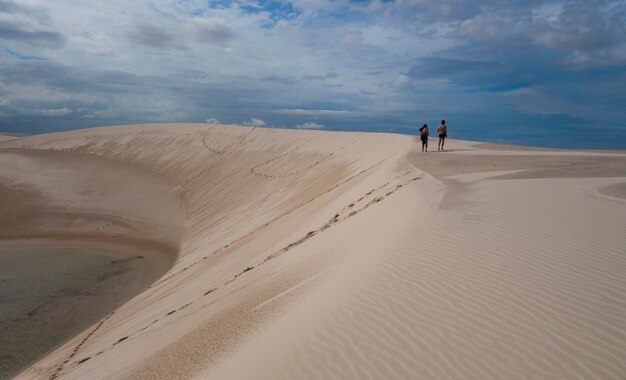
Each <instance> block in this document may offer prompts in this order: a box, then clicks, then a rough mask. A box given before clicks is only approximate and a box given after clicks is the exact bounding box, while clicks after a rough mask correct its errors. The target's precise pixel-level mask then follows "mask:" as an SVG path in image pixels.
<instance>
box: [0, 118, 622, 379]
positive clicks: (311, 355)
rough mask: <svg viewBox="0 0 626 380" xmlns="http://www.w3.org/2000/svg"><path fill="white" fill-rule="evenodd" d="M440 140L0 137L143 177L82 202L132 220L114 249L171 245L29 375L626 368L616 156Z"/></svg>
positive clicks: (528, 372)
mask: <svg viewBox="0 0 626 380" xmlns="http://www.w3.org/2000/svg"><path fill="white" fill-rule="evenodd" d="M448 147H449V148H451V149H450V151H447V152H444V153H436V152H432V153H428V154H421V153H416V151H417V144H416V141H415V139H414V138H412V137H408V136H400V135H383V134H360V133H328V132H319V131H285V130H272V129H259V128H244V127H234V126H217V125H189V124H186V125H139V126H124V127H109V128H100V129H89V130H82V131H74V132H67V133H60V134H51V135H44V136H31V137H27V138H20V139H16V140H11V141H7V142H3V143H0V148H5V149H2V150H0V152H3V154H8V155H16V154H22V155H31V154H33V155H36V154H43V153H42V152H39V151H32V149H44V150H46V151H45V152H44V153H45V154H59V155H69V156H68V157H70V156H72V157H83V156H85V154H86V153H90V154H92V155H93V154H95V155H97V160H98V162H97V163H90V162H87V161H85V162H84V165H85V168H86V167H87V166H89V165H93V166H92V167H93V168H97V171H96V172H97V173H105V172H106V173H109V175H112V173H115V172H117V171H119V170H129V171H132V170H136V171H137V173H135V174H132V175H130V174H128V175H126V176H125V177H129V176H131V177H133V178H139V177H141V176H146V177H145V178H146V180H148V179H149V178H152V180H153V181H155V183H158V184H160V185H158V186H156V187H154V186H150V187H149V189H145V190H146V191H147V190H149V191H151V192H149V193H150V196H148V197H146V198H145V199H144V198H142V197H139V198H137V202H136V203H137V204H136V205H135V204H134V202H133V204H132V205H130V206H129V205H128V204H126V206H124V207H121V208H118V209H115V207H120V206H119V205H122V204H124V203H123V200H122V199H116V198H115V197H114V195H113V194H117V193H119V192H121V191H125V190H124V189H123V186H122V187H121V188H120V186H121V185H120V184H118V183H116V182H115V181H112V184H111V186H110V187H109V186H107V185H105V184H101V185H100V186H99V187H100V188H102V189H103V192H104V193H105V194H108V195H107V197H108V198H106V197H105V198H106V199H108V201H107V202H103V203H102V204H100V205H95V206H93V208H92V209H90V210H89V214H90V215H100V214H101V215H105V216H107V215H113V216H114V217H116V218H127V217H129V216H127V215H125V212H127V213H128V214H131V215H134V216H135V219H136V220H137V221H139V222H140V223H139V224H138V226H139V227H137V230H134V229H132V228H130V226H133V225H134V223H130V222H129V223H128V224H127V227H128V228H127V229H119V230H116V231H115V234H116V236H117V237H116V238H115V239H127V240H129V241H131V240H132V241H152V242H157V243H158V244H159V246H169V247H176V246H177V244H180V251H179V254H178V255H177V256H176V261H175V263H174V264H173V266H172V267H171V269H169V270H168V271H167V273H165V274H164V275H163V276H162V277H161V278H160V279H159V280H158V281H156V282H155V283H154V284H153V285H152V286H150V288H149V289H147V290H146V291H144V292H142V293H141V294H139V295H137V296H136V297H135V298H134V299H132V300H130V301H129V302H128V303H126V304H124V305H123V306H121V307H119V308H117V309H116V310H115V311H114V312H112V313H111V314H109V315H108V316H107V317H105V318H103V319H102V320H100V321H99V322H97V323H96V324H95V325H93V326H91V327H90V328H89V329H88V330H86V331H85V332H83V333H82V334H80V335H79V336H77V337H76V338H74V339H72V340H71V341H69V342H67V343H66V344H64V345H63V346H62V347H60V348H59V349H57V350H56V351H54V352H52V353H51V354H49V355H47V356H46V357H45V358H43V359H42V360H40V361H39V362H37V363H36V364H35V365H33V366H32V367H30V368H29V369H27V370H26V371H25V372H23V373H22V374H21V376H20V377H22V378H59V377H62V378H135V379H141V378H145V379H147V378H160V377H163V378H188V377H193V376H196V377H198V378H215V379H224V378H237V379H240V378H250V379H252V378H254V379H259V378H260V379H274V378H289V379H291V378H342V379H345V378H377V379H378V378H381V379H382V378H385V379H386V378H403V379H405V378H434V379H440V378H476V379H485V378H494V379H501V378H545V379H554V378H563V379H571V378H585V379H587V378H598V379H610V378H615V379H619V378H624V377H625V376H626V364H625V363H626V361H625V359H624V352H626V319H625V318H624V315H626V296H625V294H626V252H625V251H624V248H623V247H625V246H626V237H625V236H624V234H623V223H624V222H625V221H626V202H625V201H624V197H623V192H624V191H623V190H624V186H626V185H625V184H626V154H624V153H616V154H609V153H600V152H598V153H596V152H564V151H549V150H533V149H524V148H519V147H518V148H515V149H511V148H509V147H504V146H497V145H486V144H476V143H469V142H461V141H450V142H449V143H448ZM8 148H10V149H8ZM24 148H27V149H24ZM48 150H53V152H49V151H48ZM30 158H32V157H31V156H29V159H30ZM105 161H106V162H105ZM118 165H121V166H124V165H128V167H125V168H121V167H117V166H118ZM418 168H419V169H418ZM140 172H141V173H140ZM151 174H152V175H155V176H158V177H159V178H161V179H162V180H161V181H157V179H156V177H154V178H153V177H151ZM63 175H64V176H66V177H67V176H70V177H71V176H72V175H71V174H68V173H64V174H63ZM6 177H10V178H17V177H19V176H18V175H17V174H15V173H14V174H12V175H7V176H6ZM74 178H75V180H76V181H77V183H75V184H73V185H72V186H70V187H72V188H74V187H75V186H79V184H80V182H81V181H84V180H85V179H86V178H88V176H87V174H82V175H78V174H75V177H74ZM109 178H110V176H109ZM141 178H143V177H141ZM23 181H26V182H27V183H25V184H22V185H29V186H31V187H32V186H35V185H37V183H38V182H37V181H36V179H35V178H33V179H32V181H31V180H28V179H23ZM29 181H30V182H29ZM139 183H145V180H141V181H138V184H137V186H139ZM44 187H45V186H44ZM48 188H54V186H53V185H52V184H51V185H50V186H48ZM130 188H131V189H133V191H132V192H131V193H133V194H137V193H139V194H142V193H143V192H144V191H143V190H141V189H137V188H133V187H132V185H131V187H130ZM168 189H169V190H168ZM43 193H44V198H45V199H49V198H52V199H53V200H54V199H56V207H57V208H59V207H61V206H63V205H65V206H67V204H66V203H64V202H66V201H65V200H63V196H62V194H56V193H55V192H54V190H53V189H50V190H48V192H45V191H44V192H43ZM96 198H99V197H96ZM177 199H179V200H180V202H183V204H184V222H183V221H181V219H180V218H182V217H181V216H180V215H181V214H179V213H178V214H177V213H174V214H172V212H174V211H175V210H178V209H177V208H176V206H175V205H176V204H177V201H176V200H177ZM48 203H50V202H48ZM51 203H54V202H52V201H51ZM113 204H116V205H118V206H114V205H113ZM131 206H132V207H131ZM150 206H151V207H150ZM73 207H75V208H76V209H73V210H72V212H73V214H72V215H77V214H80V213H81V210H82V207H85V206H84V202H77V204H74V205H73ZM127 208H128V209H127ZM111 210H117V211H115V212H113V213H112V211H111ZM160 210H170V213H169V214H168V215H170V216H169V217H167V218H166V217H165V216H164V215H165V214H166V213H161V212H159V211H160ZM85 213H86V212H85ZM138 214H140V215H141V216H142V218H138V217H137V216H138ZM171 215H178V217H176V218H173V219H172V218H171ZM107 217H108V216H107ZM68 218H69V217H68ZM156 221H158V223H157V222H156ZM141 222H143V224H142V223H141ZM183 223H184V226H183ZM164 225H165V226H168V227H167V228H165V227H163V226H164ZM64 226H65V227H67V223H66V224H65V225H64ZM177 226H178V227H177ZM52 227H54V225H53V226H52ZM65 227H64V228H65ZM16 228H17V227H16ZM50 228H51V227H50V225H46V226H45V231H50ZM74 228H77V230H75V231H73V232H72V233H76V234H83V235H81V236H83V239H84V240H89V241H92V240H94V239H96V240H97V241H101V242H108V241H109V240H110V239H113V238H112V234H108V233H100V234H99V235H96V236H95V237H94V236H91V235H89V234H84V233H85V231H83V230H82V229H81V228H83V227H81V226H78V227H74ZM15 231H17V229H15ZM38 231H41V228H39V230H38ZM164 231H181V232H180V234H179V235H176V233H174V232H171V233H169V234H163V233H164ZM18 232H19V231H18ZM98 232H100V231H98ZM14 233H16V232H14ZM20 233H23V231H21V232H20ZM51 233H58V231H56V230H54V231H52V232H51ZM6 237H8V236H6ZM6 237H5V238H6ZM52 237H54V236H52ZM161 237H165V240H166V241H167V242H165V241H163V240H159V239H160V238H161Z"/></svg>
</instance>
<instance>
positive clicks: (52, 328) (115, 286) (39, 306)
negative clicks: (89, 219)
mask: <svg viewBox="0 0 626 380" xmlns="http://www.w3.org/2000/svg"><path fill="white" fill-rule="evenodd" d="M39 243H40V246H38V247H37V246H36V247H28V244H29V242H27V241H13V242H11V243H8V242H2V243H0V341H1V342H2V344H1V345H0V379H4V378H9V377H10V376H11V375H15V374H17V373H18V372H19V371H20V370H22V369H24V368H26V367H27V366H28V365H29V364H31V363H32V362H34V361H35V360H37V359H39V358H40V357H41V356H43V355H44V354H46V353H47V352H49V351H51V350H53V349H54V348H56V347H58V346H59V345H61V344H62V343H63V342H65V341H66V340H68V339H69V338H71V337H73V336H74V335H76V334H78V333H79V332H81V331H82V330H84V329H86V328H87V327H89V326H90V325H91V324H93V323H95V322H97V321H98V320H99V319H101V318H103V317H105V316H106V315H107V314H108V313H110V312H111V311H112V310H114V309H116V308H117V307H119V306H120V305H122V304H123V303H124V302H126V301H127V300H129V299H130V298H131V297H132V296H134V295H135V294H137V293H139V292H141V291H143V290H144V289H145V288H146V286H147V285H148V284H149V283H150V282H152V281H154V278H149V277H146V276H145V273H144V272H145V268H144V267H145V263H144V261H145V260H144V256H141V255H137V256H129V253H131V252H124V251H128V247H121V246H120V247H113V246H111V247H109V248H108V249H104V248H103V247H102V246H100V247H95V246H94V247H88V246H85V247H82V248H77V247H72V246H67V247H62V246H54V245H55V242H52V241H48V242H43V241H40V242H39ZM51 245H52V246H51ZM57 245H58V244H57ZM132 253H135V252H132Z"/></svg>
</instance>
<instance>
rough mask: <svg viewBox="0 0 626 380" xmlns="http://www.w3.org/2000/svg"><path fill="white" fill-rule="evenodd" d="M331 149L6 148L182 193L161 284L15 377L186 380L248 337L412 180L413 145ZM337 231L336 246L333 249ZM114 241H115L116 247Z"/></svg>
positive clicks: (238, 139) (150, 135)
mask: <svg viewBox="0 0 626 380" xmlns="http://www.w3.org/2000/svg"><path fill="white" fill-rule="evenodd" d="M328 137H329V136H328V135H327V134H325V133H323V132H316V131H281V130H270V129H255V128H243V127H226V126H208V125H161V126H154V125H153V126H149V125H148V126H130V127H128V126H126V127H119V128H117V127H116V128H103V129H90V130H83V131H76V132H68V133H61V134H53V135H46V136H33V137H28V138H21V139H18V140H13V141H11V142H7V143H5V145H4V147H11V148H13V149H16V150H19V149H20V148H29V149H45V150H53V151H55V152H53V153H63V154H75V155H82V154H84V153H90V154H95V155H98V156H100V157H103V158H106V159H108V160H114V161H115V162H126V163H130V164H132V165H133V166H135V167H140V168H143V169H145V170H148V171H150V172H155V173H158V174H159V175H160V176H162V177H163V178H164V180H165V181H166V182H168V183H173V184H176V185H177V186H179V187H180V189H179V190H176V189H174V190H173V191H179V192H181V194H182V196H183V198H184V205H185V214H186V222H185V232H184V236H183V237H182V240H181V244H182V245H181V250H180V255H179V256H178V259H177V261H176V263H175V264H174V266H173V267H172V268H171V270H170V271H169V272H168V273H166V274H165V275H164V276H163V277H162V278H161V279H160V280H159V281H157V282H156V283H155V284H154V285H153V286H152V287H150V289H148V290H147V291H145V292H143V293H142V294H140V295H139V296H137V297H136V298H134V299H133V300H131V301H130V302H128V303H127V304H125V305H124V306H123V307H121V308H119V309H117V310H115V312H113V313H111V314H110V315H109V316H107V317H106V318H104V319H103V320H102V321H100V322H98V323H97V324H95V325H94V326H92V327H91V328H90V329H88V330H87V331H85V332H84V333H83V334H81V335H79V336H77V337H76V338H75V339H73V340H72V341H70V342H68V343H67V344H65V345H64V346H63V347H61V348H60V349H58V350H56V351H55V352H53V353H52V354H50V355H48V356H47V357H46V358H44V359H43V360H41V361H40V362H38V363H37V364H35V365H34V366H32V367H31V368H30V369H29V370H27V371H26V372H24V373H23V374H22V376H23V377H50V376H52V377H60V376H63V377H67V378H84V377H89V378H104V377H111V376H114V377H115V376H130V377H135V378H142V377H144V378H153V377H154V376H155V374H162V373H168V374H171V376H187V375H192V374H193V373H195V372H197V371H200V370H202V369H203V368H204V367H205V366H206V365H207V364H208V363H214V362H216V361H217V360H218V359H219V358H220V357H221V355H223V354H224V353H225V352H226V350H232V349H233V347H235V346H236V345H237V344H238V343H239V342H240V341H241V340H242V339H243V338H245V337H249V336H250V334H251V333H252V332H253V331H255V329H256V328H257V327H258V326H260V325H261V324H262V323H263V322H264V321H267V320H268V318H270V317H273V316H275V315H276V313H277V312H279V311H280V310H282V309H281V307H283V305H286V304H288V303H289V302H287V301H288V300H289V299H290V295H292V294H296V293H297V292H298V291H301V290H303V289H306V284H312V283H314V281H313V280H311V279H312V278H314V277H315V276H316V275H318V274H319V273H321V272H323V271H324V270H326V269H327V268H328V267H330V266H332V264H333V263H334V262H336V261H337V260H339V259H340V258H341V257H342V256H343V254H344V251H348V250H350V248H351V240H364V241H367V239H366V237H367V234H366V231H365V230H363V231H361V230H358V229H354V228H347V227H345V226H346V225H348V224H349V223H350V221H351V220H352V219H355V218H356V217H357V216H359V215H360V214H365V213H367V212H370V213H371V212H374V211H371V210H375V206H378V205H379V204H380V203H383V201H385V199H387V198H390V199H391V198H393V196H394V195H395V194H396V193H401V192H403V190H405V188H408V187H409V186H412V185H413V184H414V183H415V181H416V180H417V179H418V177H419V172H417V171H416V170H415V169H414V168H413V167H412V166H411V165H410V164H408V163H407V162H406V160H405V156H406V154H407V153H408V151H409V150H410V149H411V147H412V142H411V139H410V138H409V137H406V136H397V135H396V136H394V135H376V134H349V133H337V134H333V135H332V138H328ZM29 151H30V150H29ZM57 151H58V152H57ZM98 170H100V171H107V170H109V169H106V168H99V169H98ZM111 170H112V169H111ZM98 172H99V171H96V173H98ZM76 178H77V180H78V181H80V180H81V179H82V180H86V179H87V176H83V175H77V176H76ZM103 187H106V186H103ZM139 193H141V191H139ZM154 200H155V199H152V201H154ZM156 200H157V201H158V202H161V200H159V199H158V198H156ZM147 202H148V203H149V202H150V200H148V201H147ZM158 202H157V203H156V204H155V202H152V204H153V208H154V210H161V207H162V206H161V204H160V203H158ZM385 203H386V202H385ZM414 203H415V202H414ZM390 204H391V203H390ZM378 208H382V207H378ZM101 211H102V213H108V212H109V210H108V208H107V207H102V208H101ZM92 212H93V213H95V211H93V210H92ZM121 214H123V212H122V213H121ZM157 214H158V213H157ZM399 214H400V220H402V218H403V217H404V218H406V217H407V216H408V215H410V214H409V212H408V209H407V210H406V211H404V212H401V213H399ZM402 215H404V216H402ZM120 216H123V215H120ZM362 219H363V220H364V221H365V222H366V224H367V225H369V226H370V231H369V233H370V234H372V233H373V232H374V231H372V230H371V228H374V227H375V226H377V227H378V228H381V229H389V228H390V226H385V224H387V223H386V222H385V221H384V220H380V221H377V222H376V223H371V222H369V219H370V218H362ZM391 228H393V227H391ZM338 229H342V230H343V233H339V232H335V233H334V235H333V234H332V232H333V231H334V230H338ZM116 233H117V236H118V239H120V238H124V236H125V233H124V231H116ZM135 235H136V234H134V235H133V236H135ZM140 235H141V236H140V237H142V238H145V237H146V236H148V237H150V235H149V234H148V233H147V232H146V233H144V234H140ZM320 236H325V237H326V238H320ZM329 236H334V238H330V237H329ZM100 239H101V240H102V239H103V237H100ZM370 249H371V248H370ZM301 283H304V285H302V286H298V285H299V284H301ZM290 289H293V290H292V291H289V290H290ZM164 371H165V372H164Z"/></svg>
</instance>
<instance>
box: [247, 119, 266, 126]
mask: <svg viewBox="0 0 626 380" xmlns="http://www.w3.org/2000/svg"><path fill="white" fill-rule="evenodd" d="M243 125H249V126H251V127H265V126H266V125H267V124H265V122H264V121H263V120H261V119H256V118H254V117H253V118H250V121H244V122H243Z"/></svg>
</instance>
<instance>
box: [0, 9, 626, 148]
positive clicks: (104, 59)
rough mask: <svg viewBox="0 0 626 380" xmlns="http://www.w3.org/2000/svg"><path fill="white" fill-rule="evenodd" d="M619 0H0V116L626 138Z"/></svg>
mask: <svg viewBox="0 0 626 380" xmlns="http://www.w3.org/2000/svg"><path fill="white" fill-rule="evenodd" d="M624 88H626V2H625V1H623V0H621V1H602V0H587V1H541V0H525V1H522V0H510V1H504V0H486V1H480V2H478V1H467V0H437V1H435V0H386V1H380V0H377V1H327V0H294V1H274V0H267V1H266V0H263V1H251V0H243V1H228V0H218V1H212V0H211V1H206V0H204V1H196V0H179V1H165V0H152V1H144V0H137V1H132V2H128V1H121V0H110V1H106V2H84V1H78V0H56V1H45V0H19V1H15V0H0V131H5V132H17V133H41V132H51V131H59V130H66V129H74V128H84V127H93V126H102V125H113V124H131V123H146V122H205V121H209V122H211V121H213V122H222V123H234V124H247V125H264V126H268V127H283V128H304V129H325V130H349V131H354V130H358V131H378V132H399V133H409V134H416V133H417V128H418V127H419V126H421V124H423V123H429V124H437V123H438V121H439V120H441V119H442V118H445V119H446V120H447V122H448V124H449V128H450V135H451V137H456V138H463V139H471V140H484V141H494V142H505V143H512V144H524V145H534V146H554V147H577V148H619V149H626V106H624V105H625V104H626V90H624Z"/></svg>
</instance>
